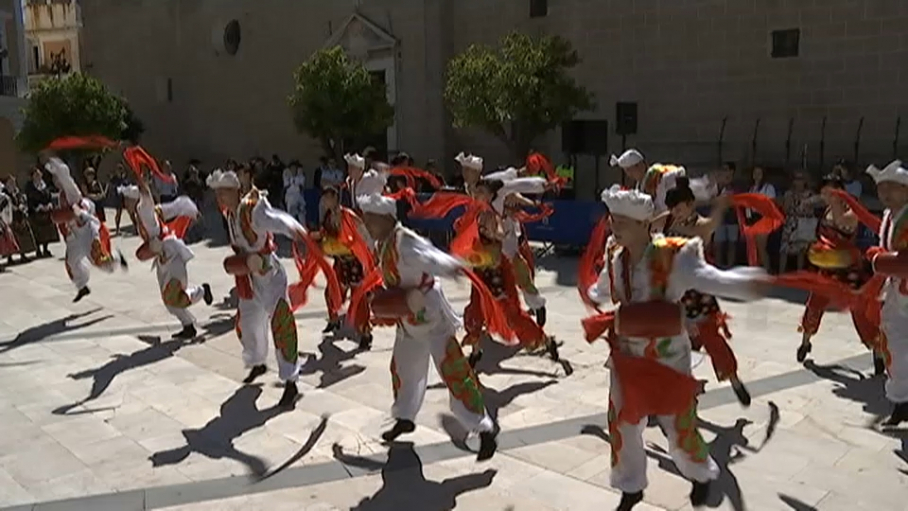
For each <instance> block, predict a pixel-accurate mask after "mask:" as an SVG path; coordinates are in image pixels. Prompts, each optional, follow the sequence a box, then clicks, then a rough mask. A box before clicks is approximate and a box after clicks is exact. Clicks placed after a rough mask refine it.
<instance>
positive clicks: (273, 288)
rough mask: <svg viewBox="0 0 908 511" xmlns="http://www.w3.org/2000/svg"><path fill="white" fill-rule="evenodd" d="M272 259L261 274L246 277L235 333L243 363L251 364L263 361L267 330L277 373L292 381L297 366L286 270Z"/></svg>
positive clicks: (293, 319)
mask: <svg viewBox="0 0 908 511" xmlns="http://www.w3.org/2000/svg"><path fill="white" fill-rule="evenodd" d="M271 257H275V256H274V255H273V254H272V255H271ZM273 263H276V264H272V265H271V266H270V268H271V269H269V270H268V271H267V272H266V273H265V274H264V275H252V276H251V277H250V278H251V279H252V296H251V297H244V296H240V297H239V298H240V299H239V306H238V307H237V318H236V320H237V321H236V334H237V337H239V339H240V343H241V344H242V345H243V363H244V364H245V365H246V367H252V366H257V365H263V364H264V363H265V359H266V358H267V357H268V334H269V333H270V334H271V337H272V339H273V342H274V351H275V355H276V357H277V366H278V376H279V377H280V379H281V380H283V381H296V380H297V379H299V370H300V360H299V346H298V338H297V330H296V319H295V318H294V317H293V310H291V308H290V298H289V297H288V296H287V274H286V273H285V272H284V268H283V267H282V266H281V265H280V262H279V261H273Z"/></svg>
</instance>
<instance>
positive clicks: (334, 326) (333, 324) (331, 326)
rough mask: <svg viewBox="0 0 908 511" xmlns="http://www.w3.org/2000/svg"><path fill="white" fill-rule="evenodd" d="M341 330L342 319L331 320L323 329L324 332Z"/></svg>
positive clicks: (331, 332) (330, 332) (329, 332)
mask: <svg viewBox="0 0 908 511" xmlns="http://www.w3.org/2000/svg"><path fill="white" fill-rule="evenodd" d="M338 330H340V321H329V322H328V324H327V325H326V326H325V329H324V330H322V333H323V334H333V333H334V332H337V331H338Z"/></svg>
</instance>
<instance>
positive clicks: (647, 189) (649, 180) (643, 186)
mask: <svg viewBox="0 0 908 511" xmlns="http://www.w3.org/2000/svg"><path fill="white" fill-rule="evenodd" d="M679 168H680V167H678V166H676V165H663V164H661V163H657V164H655V165H653V166H651V167H650V168H649V169H648V170H647V171H646V174H644V176H643V180H642V181H641V183H640V190H641V191H642V192H643V193H645V194H647V195H650V196H652V197H653V198H654V199H655V196H656V190H657V189H658V188H659V183H661V182H662V177H663V176H665V174H668V173H669V172H674V171H676V170H678V169H679Z"/></svg>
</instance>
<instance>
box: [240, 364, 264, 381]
mask: <svg viewBox="0 0 908 511" xmlns="http://www.w3.org/2000/svg"><path fill="white" fill-rule="evenodd" d="M267 370H268V369H266V368H265V365H264V364H262V365H260V366H253V367H252V369H250V370H249V375H248V376H246V378H245V379H243V383H245V384H246V385H249V384H250V383H252V382H254V381H255V379H256V378H258V377H259V376H261V375H263V374H265V371H267Z"/></svg>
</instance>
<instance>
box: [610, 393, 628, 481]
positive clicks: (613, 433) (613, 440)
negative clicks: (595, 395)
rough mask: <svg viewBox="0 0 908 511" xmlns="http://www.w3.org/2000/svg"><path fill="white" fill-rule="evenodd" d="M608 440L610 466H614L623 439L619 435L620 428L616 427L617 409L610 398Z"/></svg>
mask: <svg viewBox="0 0 908 511" xmlns="http://www.w3.org/2000/svg"><path fill="white" fill-rule="evenodd" d="M608 441H609V445H610V446H611V448H612V467H615V466H617V465H618V460H619V459H620V456H621V448H622V447H623V446H624V439H623V438H622V437H621V430H620V429H619V428H618V410H617V409H616V408H615V403H614V402H613V401H612V400H611V399H609V400H608Z"/></svg>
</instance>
